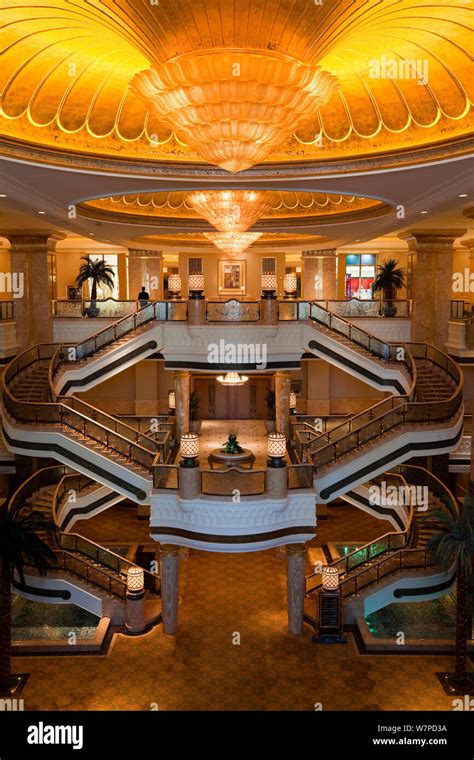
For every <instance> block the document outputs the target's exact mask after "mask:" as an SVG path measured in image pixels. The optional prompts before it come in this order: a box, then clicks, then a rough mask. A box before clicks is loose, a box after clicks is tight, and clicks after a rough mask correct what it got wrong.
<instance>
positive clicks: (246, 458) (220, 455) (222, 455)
mask: <svg viewBox="0 0 474 760" xmlns="http://www.w3.org/2000/svg"><path fill="white" fill-rule="evenodd" d="M207 461H208V462H209V467H210V468H211V470H212V469H214V468H213V466H212V465H213V464H223V465H225V466H226V467H240V466H241V465H242V464H248V466H249V470H251V469H252V467H253V463H254V462H255V455H254V454H252V452H251V451H250V449H243V451H241V452H240V454H227V453H226V452H225V451H224V449H213V451H211V453H210V454H209V456H208V458H207Z"/></svg>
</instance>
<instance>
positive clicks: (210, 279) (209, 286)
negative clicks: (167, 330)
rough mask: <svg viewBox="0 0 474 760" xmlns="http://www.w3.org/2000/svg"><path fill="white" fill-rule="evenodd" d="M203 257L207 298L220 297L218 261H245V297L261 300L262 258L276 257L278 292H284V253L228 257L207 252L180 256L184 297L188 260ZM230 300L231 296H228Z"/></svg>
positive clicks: (247, 254) (180, 272) (186, 285)
mask: <svg viewBox="0 0 474 760" xmlns="http://www.w3.org/2000/svg"><path fill="white" fill-rule="evenodd" d="M199 256H201V258H202V260H203V262H202V263H203V274H204V281H205V291H204V293H205V295H206V297H207V298H215V297H216V296H218V295H219V291H218V285H219V283H218V261H219V260H221V261H245V262H246V270H247V276H246V292H245V296H246V297H247V298H250V299H257V298H260V295H261V292H262V291H261V287H260V286H261V280H260V274H261V266H262V265H261V260H262V258H271V257H274V258H276V260H277V275H278V290H279V292H283V276H284V274H285V254H284V253H255V252H254V251H252V252H246V251H245V252H244V253H241V254H238V255H234V256H232V255H226V254H223V253H219V252H217V251H216V253H214V252H210V253H208V252H206V253H203V254H199V253H181V254H180V256H179V274H180V275H181V282H182V295H183V296H184V297H186V296H187V294H188V260H189V259H190V258H197V257H199ZM227 297H228V298H229V297H230V296H227Z"/></svg>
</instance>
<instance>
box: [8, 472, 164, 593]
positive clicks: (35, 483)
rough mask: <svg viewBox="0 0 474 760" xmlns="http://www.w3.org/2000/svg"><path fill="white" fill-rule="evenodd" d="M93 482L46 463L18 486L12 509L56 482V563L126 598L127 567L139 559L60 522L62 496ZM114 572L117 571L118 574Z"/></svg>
mask: <svg viewBox="0 0 474 760" xmlns="http://www.w3.org/2000/svg"><path fill="white" fill-rule="evenodd" d="M93 483H94V481H93V480H91V479H89V478H86V477H85V476H82V475H78V474H77V473H73V472H71V470H70V468H69V467H66V466H65V465H53V466H50V467H44V468H42V469H41V470H37V472H35V473H33V475H31V476H30V477H29V478H27V480H25V481H24V482H23V483H22V484H21V485H20V486H19V488H17V490H16V491H15V492H14V494H13V495H12V497H11V498H10V499H9V502H8V509H9V510H14V509H20V508H21V507H23V506H25V507H26V500H27V499H28V498H29V497H31V496H33V495H34V493H35V492H37V491H38V490H39V489H41V488H43V487H46V486H52V485H55V486H56V488H55V492H54V495H53V498H52V509H51V523H52V525H54V526H55V528H56V530H55V533H54V537H53V538H52V540H51V548H52V549H53V551H54V552H55V554H56V556H57V557H58V559H59V562H58V563H57V565H56V566H55V567H58V568H62V569H64V570H68V571H70V572H72V573H75V574H76V575H78V576H79V577H81V578H83V579H85V580H86V581H92V582H94V583H95V584H96V585H98V586H100V587H101V588H103V589H105V590H106V591H108V593H110V594H115V595H116V596H120V597H121V598H124V597H125V592H126V577H127V575H126V574H127V570H128V568H129V567H134V566H136V563H134V562H130V561H129V560H127V559H125V558H124V557H121V556H120V555H119V554H116V553H115V552H113V551H111V550H110V549H107V548H106V547H104V546H100V545H99V544H96V543H95V542H94V541H91V540H90V539H87V538H84V537H83V536H80V535H79V534H77V533H71V534H68V533H64V532H62V531H61V530H60V528H59V525H58V512H59V508H60V505H59V501H60V499H62V498H65V497H66V495H67V494H68V493H69V492H70V490H71V489H72V488H73V489H76V490H79V491H80V490H82V489H83V488H84V487H86V486H87V485H91V484H93ZM31 509H34V504H31ZM76 555H77V556H76ZM97 565H99V566H97ZM112 573H115V574H116V576H117V577H116V576H114V575H112ZM144 573H145V578H146V582H145V586H146V588H147V589H149V590H151V591H157V590H158V589H159V576H158V575H156V574H154V573H151V572H150V571H149V570H146V569H144Z"/></svg>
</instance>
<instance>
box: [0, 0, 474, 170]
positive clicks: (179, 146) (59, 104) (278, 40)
mask: <svg viewBox="0 0 474 760" xmlns="http://www.w3.org/2000/svg"><path fill="white" fill-rule="evenodd" d="M0 9H1V24H2V65H1V71H0V81H1V89H2V108H1V111H0V131H1V133H2V134H3V135H4V136H5V137H9V138H13V139H16V140H23V141H29V142H32V143H35V144H38V145H42V146H48V147H51V148H53V147H54V148H56V149H63V150H67V151H73V152H74V151H75V152H78V153H80V152H88V153H93V154H96V155H98V156H104V157H111V156H113V157H114V158H117V157H119V158H123V159H133V160H146V161H151V160H162V161H177V160H179V161H193V162H196V161H202V158H201V157H200V155H199V153H198V152H197V151H196V149H191V148H190V147H188V146H187V145H186V144H185V143H184V141H183V140H182V139H181V140H180V139H179V136H176V135H175V134H174V132H173V129H172V128H171V127H170V126H166V124H163V123H160V121H159V120H158V119H157V118H156V113H155V115H154V114H153V113H152V110H151V109H150V108H149V107H148V106H147V105H146V104H145V103H144V102H143V101H142V100H141V99H140V98H139V97H138V96H137V94H136V93H135V92H134V91H133V89H132V87H131V82H132V80H133V79H134V77H136V75H138V74H140V72H144V71H147V70H150V69H152V68H153V67H161V66H163V65H165V64H167V63H169V62H170V61H171V60H172V59H173V58H175V57H176V56H183V55H190V54H193V53H197V52H199V53H202V51H205V50H210V49H216V48H231V49H240V50H244V51H245V50H249V51H250V50H260V51H267V52H268V51H272V52H274V53H276V54H279V55H285V56H290V57H291V58H294V59H296V60H297V61H299V62H301V63H302V64H304V65H305V66H319V67H320V69H321V70H323V71H325V72H328V74H329V75H331V76H332V77H334V78H335V79H336V80H337V82H338V89H337V90H335V91H334V92H333V94H332V96H331V97H330V99H329V100H328V102H327V103H325V104H323V105H321V106H320V107H319V109H318V110H317V111H315V113H314V114H312V115H310V116H311V118H310V119H309V121H308V123H307V124H305V125H304V126H301V127H299V128H298V130H297V131H296V132H294V133H293V134H292V135H290V136H289V137H288V138H287V139H286V141H285V143H284V144H283V145H278V146H274V148H273V151H272V152H271V153H270V154H269V155H268V158H267V160H269V161H287V162H288V161H289V162H291V161H301V160H310V159H311V160H317V159H320V158H329V157H336V158H341V159H343V158H345V157H346V156H349V155H351V156H353V155H357V154H361V153H367V152H371V153H374V154H376V153H384V152H389V151H393V150H395V149H405V148H412V147H413V146H416V145H418V146H420V145H425V144H430V145H431V144H433V143H436V142H439V141H444V140H452V139H454V138H456V137H458V136H462V135H465V134H467V133H468V132H469V129H470V120H469V113H470V108H471V104H472V88H473V82H474V76H473V73H472V57H471V56H470V54H469V49H470V45H471V46H472V26H471V25H472V14H473V7H472V4H471V3H469V2H466V0H450V1H449V2H446V0H431V1H430V0H384V2H380V0H325V1H324V2H323V3H322V4H321V5H318V4H315V2H314V0H279V2H275V1H274V0H162V1H161V2H159V3H158V4H157V5H153V4H151V3H148V2H137V0H134V2H129V1H128V0H119V1H117V2H116V1H115V0H103V1H102V2H100V1H99V0H88V1H87V0H74V1H72V0H71V1H70V0H49V1H47V0H45V2H43V3H42V4H41V5H38V4H37V3H36V2H33V1H32V0H25V1H23V2H21V1H20V0H17V2H16V3H13V2H12V0H0Z"/></svg>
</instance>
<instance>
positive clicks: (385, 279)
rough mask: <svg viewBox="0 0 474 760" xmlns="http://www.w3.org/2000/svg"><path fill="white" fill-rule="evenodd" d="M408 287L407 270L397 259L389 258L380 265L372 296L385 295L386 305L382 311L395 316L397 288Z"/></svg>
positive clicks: (388, 315) (373, 284)
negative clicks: (406, 280) (400, 265)
mask: <svg viewBox="0 0 474 760" xmlns="http://www.w3.org/2000/svg"><path fill="white" fill-rule="evenodd" d="M404 287H406V283H405V270H404V269H401V267H399V266H398V261H397V259H388V261H384V262H383V264H379V266H378V274H377V276H376V278H375V280H374V281H373V283H372V297H374V296H375V295H376V294H377V293H380V294H381V295H382V296H383V300H384V305H383V309H382V313H383V316H384V317H394V316H395V314H396V313H397V307H396V306H395V304H394V303H393V301H394V300H395V298H396V297H397V290H401V289H402V288H404Z"/></svg>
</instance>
